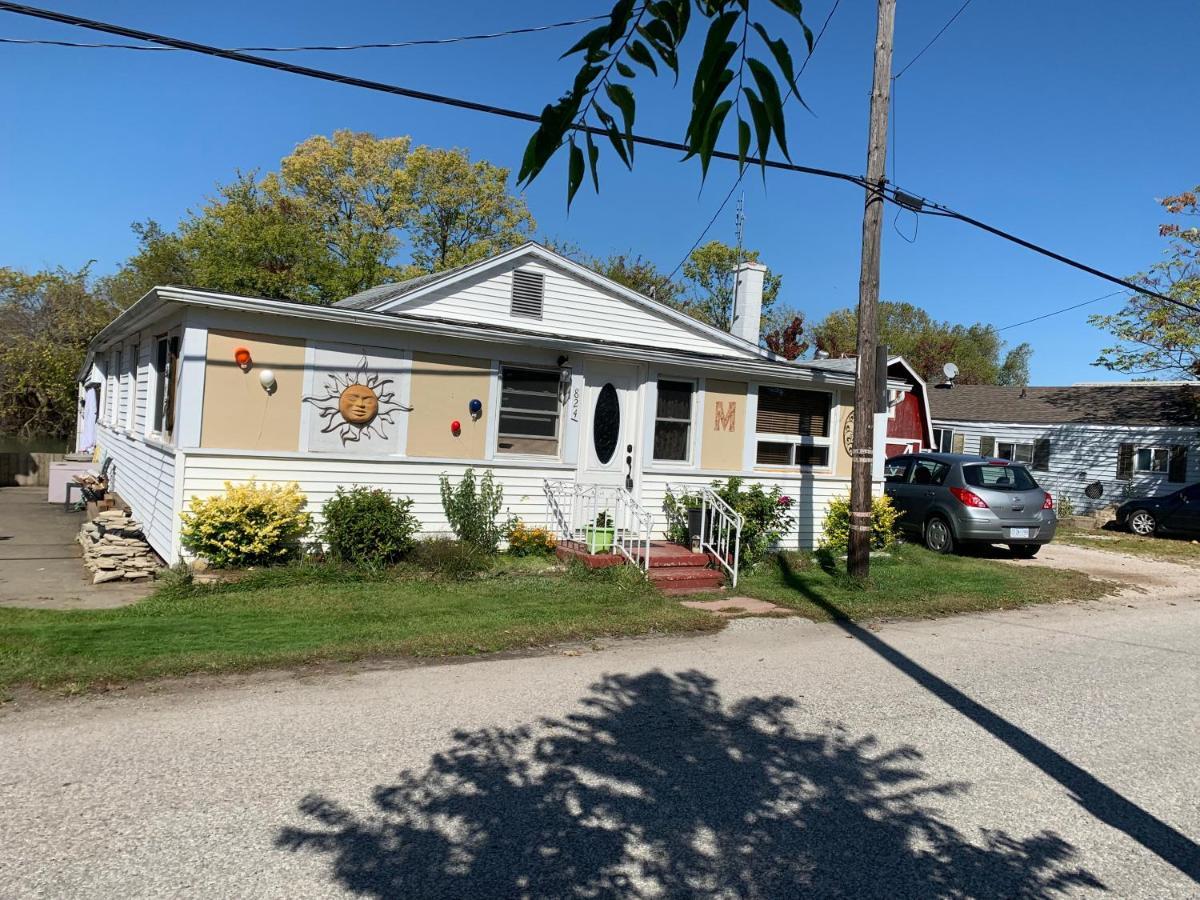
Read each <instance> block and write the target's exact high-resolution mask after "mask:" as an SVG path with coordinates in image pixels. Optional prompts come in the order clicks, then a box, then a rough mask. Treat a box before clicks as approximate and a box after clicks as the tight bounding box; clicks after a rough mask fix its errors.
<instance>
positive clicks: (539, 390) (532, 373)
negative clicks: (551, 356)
mask: <svg viewBox="0 0 1200 900" xmlns="http://www.w3.org/2000/svg"><path fill="white" fill-rule="evenodd" d="M560 384H561V375H560V373H559V370H558V369H530V368H525V367H521V366H501V367H500V415H499V418H498V422H499V425H498V427H497V434H496V452H497V453H513V454H531V455H535V456H557V455H558V439H559V420H560V418H561V416H560V406H561V402H562V401H561V399H560V394H559V388H560Z"/></svg>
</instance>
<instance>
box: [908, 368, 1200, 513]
mask: <svg viewBox="0 0 1200 900" xmlns="http://www.w3.org/2000/svg"><path fill="white" fill-rule="evenodd" d="M928 394H929V400H930V405H931V409H932V414H933V426H934V445H935V447H937V448H938V449H940V450H945V451H951V452H956V453H979V454H981V455H983V456H995V457H1001V458H1004V459H1012V460H1017V461H1020V462H1024V463H1028V464H1029V465H1030V467H1031V468H1032V469H1033V471H1034V473H1035V474H1036V476H1037V479H1038V481H1039V483H1041V484H1042V486H1043V487H1045V488H1047V489H1048V490H1049V491H1051V493H1053V494H1054V495H1055V496H1056V497H1061V496H1066V497H1068V498H1069V499H1070V502H1071V504H1072V506H1074V508H1075V510H1076V511H1077V512H1089V511H1092V510H1095V509H1098V508H1100V507H1104V506H1108V505H1110V504H1112V503H1120V502H1121V501H1122V500H1124V499H1127V498H1128V497H1130V496H1139V497H1140V496H1153V495H1156V494H1162V493H1168V492H1169V491H1172V490H1175V489H1176V488H1178V487H1180V486H1182V485H1183V484H1185V483H1190V482H1194V481H1200V384H1197V383H1195V382H1154V381H1134V382H1126V383H1120V384H1080V385H1073V386H1071V387H997V386H994V385H975V384H958V385H952V386H951V385H947V384H943V385H938V386H937V387H935V388H932V389H931V390H930V391H929V392H928Z"/></svg>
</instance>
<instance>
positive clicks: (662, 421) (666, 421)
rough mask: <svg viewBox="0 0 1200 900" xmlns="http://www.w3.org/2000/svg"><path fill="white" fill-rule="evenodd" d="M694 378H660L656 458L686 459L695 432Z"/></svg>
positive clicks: (655, 421)
mask: <svg viewBox="0 0 1200 900" xmlns="http://www.w3.org/2000/svg"><path fill="white" fill-rule="evenodd" d="M693 390H694V385H693V384H692V383H691V382H690V381H662V380H660V381H659V382H658V405H657V407H656V409H655V414H654V458H655V459H666V460H674V461H677V462H686V461H687V458H688V444H689V443H690V441H689V437H690V436H691V432H692V391H693Z"/></svg>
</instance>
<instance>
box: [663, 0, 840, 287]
mask: <svg viewBox="0 0 1200 900" xmlns="http://www.w3.org/2000/svg"><path fill="white" fill-rule="evenodd" d="M839 3H841V0H834V2H833V6H832V7H831V8H830V10H829V15H827V16H826V17H825V21H824V22H823V23H822V24H821V30H820V31H818V32H817V36H816V38H815V39H814V40H813V47H812V50H811V51H810V52H809V54H808V56H806V57H805V58H804V62H803V63H801V64H800V71H799V72H797V73H796V80H797V81H798V80H799V79H800V76H801V75H803V74H804V70H805V69H807V68H808V61H809V60H810V59H812V58H813V54H814V53H816V52H817V47H819V46H820V45H821V38H823V37H824V36H825V29H826V28H828V27H829V20H830V19H832V18H833V14H834V13H835V12H837V8H838V4H839ZM795 93H796V89H795V88H794V87H792V86H790V85H789V86H788V92H787V96H785V97H784V98H783V103H782V104H781V107H782V106H786V105H787V102H788V101H789V100H791V99H792V95H793V94H795ZM745 177H746V170H745V169H742V171H740V172H738V177H737V180H736V181H734V183H733V184H732V185H731V186H730V188H729V193H728V194H726V195H725V199H724V200H722V201H721V205H720V206H718V207H717V211H716V212H715V213H713V217H712V218H711V219H709V220H708V224H707V225H705V226H704V230H703V231H701V232H700V236H699V237H698V238H696V240H695V242H694V243H693V244H692V246H691V247H690V248H688V251H687V253H685V254H683V258H682V259H681V260H679V262H678V263H676V264H675V268H673V269H672V270H671V274H670V275H668V276H667V277H666V278H664V279H663V280H664V281H670V280H671V279H672V278H674V277H675V273H676V272H678V271H679V270H680V269H682V268H683V265H684V263H686V262H687V261H688V257H689V256H691V255H692V252H693V251H694V250H695V249H696V248H697V247H699V246H700V242H701V241H703V240H704V238H705V237H706V236H707V235H708V232H709V231H711V230H712V227H713V225H715V224H716V222H717V219H719V218H721V213H723V212H725V207H726V206H728V205H729V201H730V200H731V199H732V198H733V194H734V192H735V191H736V190H737V189H738V185H740V184H741V183H742V179H743V178H745Z"/></svg>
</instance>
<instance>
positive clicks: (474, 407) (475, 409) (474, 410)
mask: <svg viewBox="0 0 1200 900" xmlns="http://www.w3.org/2000/svg"><path fill="white" fill-rule="evenodd" d="M467 409H469V410H470V411H471V415H472V416H473V417H474V418H476V419H478V418H479V414H480V413H481V412H483V401H481V400H472V401H471V402H470V403H468V404H467Z"/></svg>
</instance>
